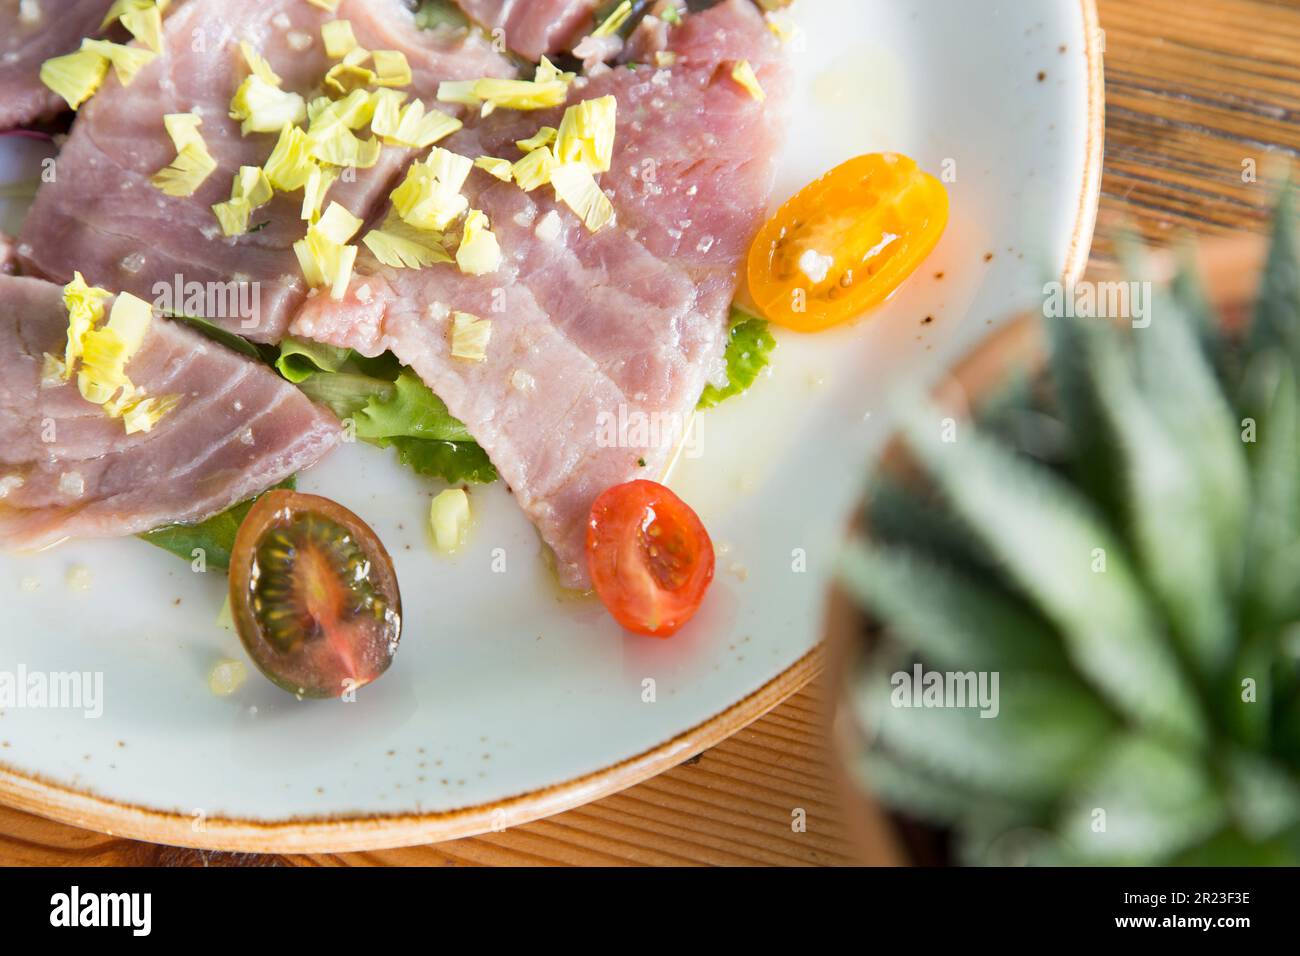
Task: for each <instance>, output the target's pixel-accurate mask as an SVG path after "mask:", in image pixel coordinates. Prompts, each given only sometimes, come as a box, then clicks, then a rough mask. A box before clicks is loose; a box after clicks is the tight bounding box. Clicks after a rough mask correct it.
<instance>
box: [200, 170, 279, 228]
mask: <svg viewBox="0 0 1300 956" xmlns="http://www.w3.org/2000/svg"><path fill="white" fill-rule="evenodd" d="M273 195H274V192H273V191H272V189H271V180H270V179H268V178H267V175H266V171H265V170H264V169H262V168H261V167H260V166H241V167H239V172H238V173H237V174H236V175H235V181H234V183H233V184H232V185H231V187H230V199H229V201H227V202H221V203H217V204H216V205H215V206H213V207H212V211H213V213H215V214H216V217H217V221H218V222H220V223H221V229H222V231H223V232H224V233H225V234H226V235H227V236H242V235H243V234H244V233H246V232H248V220H249V218H250V217H251V216H252V214H253V210H254V209H257V208H259V207H261V206H265V205H266V204H267V203H269V202H270V201H271V197H272V196H273Z"/></svg>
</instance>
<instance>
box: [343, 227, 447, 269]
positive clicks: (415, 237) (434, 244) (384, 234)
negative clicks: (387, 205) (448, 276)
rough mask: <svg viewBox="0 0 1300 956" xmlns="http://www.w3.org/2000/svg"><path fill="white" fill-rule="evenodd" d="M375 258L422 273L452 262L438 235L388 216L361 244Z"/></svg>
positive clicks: (396, 267)
mask: <svg viewBox="0 0 1300 956" xmlns="http://www.w3.org/2000/svg"><path fill="white" fill-rule="evenodd" d="M361 241H362V242H364V243H365V244H366V248H368V249H369V250H370V251H371V253H373V254H374V257H375V258H376V259H378V260H379V261H380V262H382V263H383V264H384V265H386V266H392V267H393V268H394V269H421V268H423V267H425V266H431V265H434V264H435V263H439V262H451V261H452V258H451V256H449V255H448V254H447V250H446V249H445V248H444V247H443V245H442V236H441V235H439V234H438V233H436V232H428V231H426V230H424V229H416V228H415V227H414V226H410V225H407V224H406V223H405V222H403V221H402V220H401V219H400V218H398V217H397V216H389V217H388V220H387V221H386V222H385V223H384V225H383V228H381V229H372V230H370V232H368V233H366V235H365V238H363V239H362V240H361Z"/></svg>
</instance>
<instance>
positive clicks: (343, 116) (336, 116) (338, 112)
mask: <svg viewBox="0 0 1300 956" xmlns="http://www.w3.org/2000/svg"><path fill="white" fill-rule="evenodd" d="M380 93H383V94H385V95H387V96H399V97H402V98H403V99H404V98H405V97H406V94H405V93H398V92H397V91H396V90H381V91H380ZM380 93H367V92H366V91H365V90H353V91H352V92H351V93H349V94H348V95H347V96H345V97H343V99H341V100H331V99H330V98H329V97H321V99H319V100H313V101H312V106H311V107H308V110H307V115H308V116H309V117H310V119H311V125H312V126H315V125H317V124H322V123H333V122H339V123H342V124H343V125H344V126H346V127H347V128H348V129H360V128H361V127H363V126H365V125H366V124H367V123H369V122H370V121H371V118H372V117H373V116H374V115H375V108H376V105H377V104H378V103H379V102H380V101H381V97H380Z"/></svg>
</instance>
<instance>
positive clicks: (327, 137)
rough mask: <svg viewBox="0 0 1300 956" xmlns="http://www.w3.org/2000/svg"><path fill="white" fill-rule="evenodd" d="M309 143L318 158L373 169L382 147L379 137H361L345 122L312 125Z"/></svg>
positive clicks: (311, 150) (309, 132)
mask: <svg viewBox="0 0 1300 956" xmlns="http://www.w3.org/2000/svg"><path fill="white" fill-rule="evenodd" d="M307 147H308V150H309V155H310V156H311V158H312V159H314V160H316V161H317V162H321V163H329V164H330V165H332V166H349V167H352V168H354V169H370V168H371V167H372V166H374V165H375V164H376V163H378V162H379V154H380V152H381V151H382V150H383V146H382V145H381V144H380V142H379V140H378V138H376V137H374V136H372V137H370V138H369V139H360V138H359V137H358V136H357V135H356V134H355V133H353V132H352V131H351V130H350V129H348V128H347V126H346V125H344V124H343V123H334V124H331V125H328V126H320V127H318V126H313V127H312V128H311V129H310V130H308V131H307Z"/></svg>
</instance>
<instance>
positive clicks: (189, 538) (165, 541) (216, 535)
mask: <svg viewBox="0 0 1300 956" xmlns="http://www.w3.org/2000/svg"><path fill="white" fill-rule="evenodd" d="M294 486H295V480H294V478H292V477H290V478H287V479H285V480H284V481H282V482H281V483H280V484H278V485H276V486H275V487H276V488H288V489H290V490H292V489H293V488H294ZM271 490H275V489H271ZM260 497H261V495H258V496H257V498H260ZM257 498H250V499H248V500H247V501H244V502H241V503H240V504H237V505H235V506H234V507H233V508H229V509H227V510H225V511H223V512H221V514H219V515H213V516H212V517H211V518H209V519H208V520H207V521H200V522H199V523H198V524H170V525H166V526H164V527H162V528H157V529H155V530H153V531H147V532H145V533H144V534H142V535H139V537H140V538H141V539H143V540H145V541H148V542H149V543H150V544H152V545H156V546H158V547H160V548H162V549H163V550H164V551H170V552H171V553H172V554H174V555H176V556H177V557H179V558H183V559H184V560H186V561H193V560H194V551H195V549H199V550H201V551H202V552H203V560H204V561H205V562H206V564H207V566H208V567H210V568H217V569H218V570H221V571H225V570H228V569H229V568H230V553H231V551H233V550H234V548H235V535H236V534H237V533H238V532H239V526H240V525H241V524H243V523H244V518H246V517H247V516H248V512H249V511H250V510H251V509H252V507H253V503H254V502H255V501H257Z"/></svg>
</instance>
